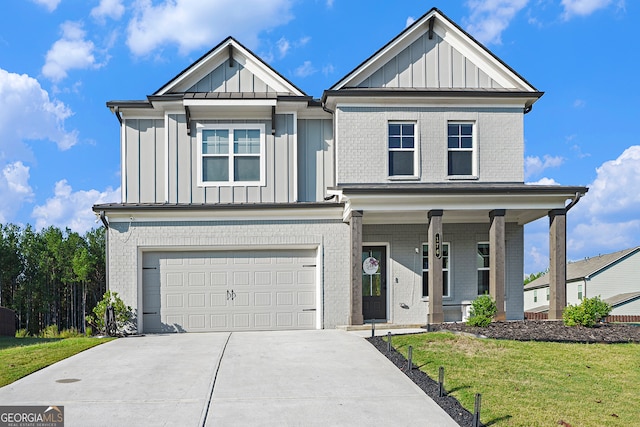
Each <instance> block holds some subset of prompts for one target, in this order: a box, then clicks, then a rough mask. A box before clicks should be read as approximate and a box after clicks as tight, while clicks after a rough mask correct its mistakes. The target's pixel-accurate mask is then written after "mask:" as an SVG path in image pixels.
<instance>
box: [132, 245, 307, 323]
mask: <svg viewBox="0 0 640 427" xmlns="http://www.w3.org/2000/svg"><path fill="white" fill-rule="evenodd" d="M143 263H144V266H152V265H156V266H157V267H155V269H149V270H144V271H143V307H144V309H145V312H147V311H151V310H147V309H153V308H154V306H155V309H154V311H156V312H157V314H156V315H155V317H153V316H152V315H146V314H145V316H144V318H143V319H144V326H143V327H144V332H166V331H169V330H174V331H187V332H188V331H194V332H195V331H230V330H274V329H313V328H315V322H316V314H315V307H316V305H315V304H316V289H315V251H314V250H305V251H295V250H271V251H230V252H229V251H228V252H222V251H220V252H218V251H210V252H180V253H179V252H175V253H169V252H166V253H164V252H152V253H145V254H144V258H143ZM146 268H149V267H146ZM308 310H314V311H308Z"/></svg>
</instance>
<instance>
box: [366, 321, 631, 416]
mask: <svg viewBox="0 0 640 427" xmlns="http://www.w3.org/2000/svg"><path fill="white" fill-rule="evenodd" d="M429 330H430V331H451V332H454V333H468V334H472V335H475V336H481V337H486V338H495V339H507V340H517V341H550V342H564V343H605V344H614V343H640V327H639V326H633V325H624V324H617V323H603V324H599V325H597V326H596V327H594V328H586V327H582V326H572V327H569V326H565V325H564V324H563V323H562V322H554V321H541V320H524V321H516V322H493V323H491V324H490V325H489V326H487V327H486V328H479V327H473V326H467V325H466V324H464V323H444V324H441V325H431V326H430V327H429ZM368 341H369V342H370V343H371V344H372V345H373V346H374V347H376V348H377V349H378V350H379V351H380V353H382V354H384V355H385V356H387V358H388V359H389V360H390V361H391V362H393V363H394V364H395V365H396V366H397V367H398V369H400V370H401V371H402V372H404V373H405V374H406V375H407V376H408V377H409V378H410V379H411V380H412V381H413V382H414V383H415V384H416V385H418V387H420V388H421V389H422V390H424V392H425V393H426V394H427V396H429V397H430V398H432V399H433V400H434V401H435V402H436V403H437V404H438V405H440V407H441V408H442V409H444V410H445V411H446V412H447V413H448V414H449V415H450V416H451V418H453V419H454V420H455V421H456V422H457V423H458V424H459V425H460V426H463V427H467V426H469V427H471V426H473V414H472V413H470V412H469V411H467V410H466V409H465V408H463V407H462V405H460V402H458V400H457V399H455V398H454V397H452V396H447V395H446V394H445V396H443V397H439V388H438V382H437V381H436V380H434V379H432V378H430V377H429V376H428V375H427V374H425V373H424V372H422V371H420V370H419V369H418V368H417V367H416V366H415V365H414V366H413V368H412V369H411V370H409V369H408V366H407V359H405V357H404V356H403V355H401V354H400V353H398V352H397V351H396V350H395V349H394V348H392V349H391V351H390V352H388V351H387V342H386V339H383V338H381V337H375V338H368ZM392 342H393V341H392Z"/></svg>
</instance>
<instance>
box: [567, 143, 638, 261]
mask: <svg viewBox="0 0 640 427" xmlns="http://www.w3.org/2000/svg"><path fill="white" fill-rule="evenodd" d="M639 170H640V146H638V145H634V146H631V147H629V148H627V149H626V150H625V151H624V152H623V153H622V154H621V155H620V156H619V157H618V158H617V159H615V160H610V161H607V162H605V163H603V164H602V165H601V166H600V167H599V168H597V169H596V171H597V176H596V179H595V180H594V181H593V182H592V183H591V184H590V185H589V192H588V193H587V194H586V196H585V197H584V198H583V199H582V200H581V201H580V203H578V204H577V205H576V207H575V208H574V209H573V210H572V211H571V213H570V215H569V217H568V219H569V221H568V224H569V226H571V224H572V223H573V224H576V225H575V226H574V227H572V229H571V232H570V236H569V237H570V239H569V241H568V244H567V245H568V246H567V250H568V251H569V249H571V253H570V255H572V257H573V258H583V257H585V256H592V255H597V254H594V253H593V249H592V248H598V249H599V251H598V252H601V253H607V252H613V251H617V250H621V249H625V248H628V247H631V246H636V245H638V244H640V218H639V217H638V212H640V193H639V192H638V188H640V174H639V173H638V171H639Z"/></svg>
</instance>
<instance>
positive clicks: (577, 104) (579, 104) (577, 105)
mask: <svg viewBox="0 0 640 427" xmlns="http://www.w3.org/2000/svg"><path fill="white" fill-rule="evenodd" d="M586 105H587V101H585V100H584V99H576V100H575V101H573V107H574V108H582V107H584V106H586Z"/></svg>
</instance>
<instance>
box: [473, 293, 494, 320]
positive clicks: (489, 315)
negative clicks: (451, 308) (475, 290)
mask: <svg viewBox="0 0 640 427" xmlns="http://www.w3.org/2000/svg"><path fill="white" fill-rule="evenodd" d="M497 312H498V309H497V307H496V302H495V301H494V300H493V299H492V298H491V297H490V296H489V295H486V294H485V295H481V296H479V297H478V298H476V299H475V300H473V302H472V303H471V311H470V313H469V320H467V325H469V326H482V327H484V326H488V325H489V323H491V320H493V316H495V315H496V313H497Z"/></svg>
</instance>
